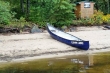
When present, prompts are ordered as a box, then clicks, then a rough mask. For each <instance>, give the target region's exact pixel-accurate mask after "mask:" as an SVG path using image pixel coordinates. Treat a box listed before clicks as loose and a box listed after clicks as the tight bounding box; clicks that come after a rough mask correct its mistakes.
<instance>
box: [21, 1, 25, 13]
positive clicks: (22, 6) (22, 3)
mask: <svg viewBox="0 0 110 73" xmlns="http://www.w3.org/2000/svg"><path fill="white" fill-rule="evenodd" d="M20 7H21V11H22V12H23V13H24V0H20Z"/></svg>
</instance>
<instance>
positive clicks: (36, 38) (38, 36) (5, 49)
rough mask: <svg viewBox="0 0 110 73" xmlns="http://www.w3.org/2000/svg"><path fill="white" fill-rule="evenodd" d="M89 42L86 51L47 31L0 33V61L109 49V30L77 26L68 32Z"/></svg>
mask: <svg viewBox="0 0 110 73" xmlns="http://www.w3.org/2000/svg"><path fill="white" fill-rule="evenodd" d="M68 33H70V34H72V35H74V36H77V37H79V38H81V39H83V40H88V41H89V42H90V48H89V50H87V51H84V50H80V49H78V48H75V47H71V46H69V45H66V44H64V43H61V42H59V41H57V40H54V39H53V38H51V37H50V35H49V33H48V32H47V31H45V32H43V33H35V34H11V35H2V34H1V35H0V62H9V61H11V62H14V61H26V60H33V59H41V58H51V57H61V56H66V55H78V54H89V53H97V52H107V51H110V30H107V29H104V28H103V27H96V26H95V27H78V28H77V31H74V32H68Z"/></svg>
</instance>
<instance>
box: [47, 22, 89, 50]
mask: <svg viewBox="0 0 110 73" xmlns="http://www.w3.org/2000/svg"><path fill="white" fill-rule="evenodd" d="M49 26H51V25H49V24H47V30H48V32H49V34H50V35H51V36H52V37H53V38H54V39H56V40H58V41H60V42H62V43H65V44H67V45H70V46H73V47H76V48H79V49H82V50H88V49H89V41H84V40H82V39H80V38H78V37H76V36H74V35H71V34H69V33H66V32H64V33H65V34H68V35H71V36H73V37H75V38H77V39H80V41H77V40H69V39H65V38H63V37H60V36H58V35H57V34H54V33H53V32H51V31H50V29H49ZM51 27H53V26H51ZM53 28H54V27H53ZM55 29H56V30H57V28H55ZM58 30H59V29H58ZM59 31H60V30H59ZM62 32H63V31H62ZM72 42H73V43H72Z"/></svg>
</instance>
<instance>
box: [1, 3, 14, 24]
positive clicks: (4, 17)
mask: <svg viewBox="0 0 110 73" xmlns="http://www.w3.org/2000/svg"><path fill="white" fill-rule="evenodd" d="M11 17H12V15H11V12H10V5H9V3H8V2H3V1H0V24H9V22H10V19H11Z"/></svg>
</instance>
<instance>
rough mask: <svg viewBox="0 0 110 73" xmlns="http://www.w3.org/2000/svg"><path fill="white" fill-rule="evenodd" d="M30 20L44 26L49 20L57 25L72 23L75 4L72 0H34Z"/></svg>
mask: <svg viewBox="0 0 110 73" xmlns="http://www.w3.org/2000/svg"><path fill="white" fill-rule="evenodd" d="M33 1H34V2H33V3H32V2H31V3H32V4H31V11H30V17H29V18H30V20H32V21H34V22H36V23H38V24H40V26H44V25H45V24H46V23H47V22H49V23H52V24H53V25H55V26H63V25H70V24H71V23H72V20H73V18H75V15H74V13H73V10H74V9H75V4H73V3H70V0H37V1H36V0H33Z"/></svg>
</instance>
